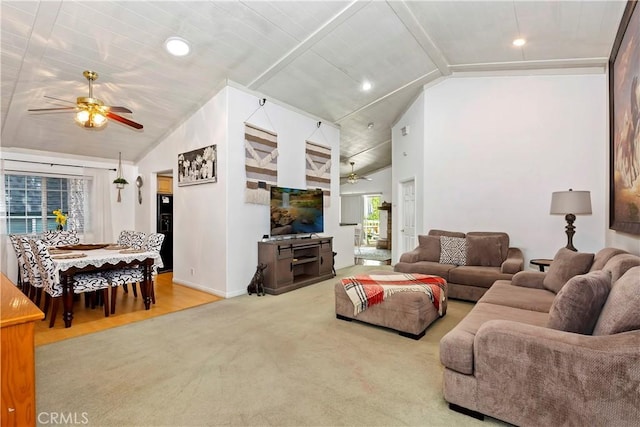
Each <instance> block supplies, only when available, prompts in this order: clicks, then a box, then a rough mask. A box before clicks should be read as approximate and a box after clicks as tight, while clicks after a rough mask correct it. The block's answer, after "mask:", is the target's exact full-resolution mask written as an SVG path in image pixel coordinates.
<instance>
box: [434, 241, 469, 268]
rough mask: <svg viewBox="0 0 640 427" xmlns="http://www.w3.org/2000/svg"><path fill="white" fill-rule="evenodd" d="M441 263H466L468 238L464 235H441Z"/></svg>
mask: <svg viewBox="0 0 640 427" xmlns="http://www.w3.org/2000/svg"><path fill="white" fill-rule="evenodd" d="M439 262H440V264H453V265H465V264H466V263H467V240H466V239H465V238H464V237H447V236H440V261H439Z"/></svg>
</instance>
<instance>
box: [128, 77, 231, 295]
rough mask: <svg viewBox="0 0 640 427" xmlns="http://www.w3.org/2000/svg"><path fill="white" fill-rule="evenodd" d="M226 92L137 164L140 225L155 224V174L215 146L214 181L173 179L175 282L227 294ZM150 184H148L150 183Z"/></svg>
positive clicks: (211, 101)
mask: <svg viewBox="0 0 640 427" xmlns="http://www.w3.org/2000/svg"><path fill="white" fill-rule="evenodd" d="M227 104H228V90H227V89H226V88H225V89H223V90H221V91H220V92H219V93H218V94H217V95H215V96H214V97H213V98H212V99H211V100H209V102H207V103H206V104H205V105H204V106H203V107H202V108H200V109H199V110H198V111H197V112H196V113H195V114H194V115H193V116H191V117H190V118H189V119H188V120H187V121H186V122H184V123H183V124H182V125H181V126H180V127H179V128H178V129H176V130H175V131H174V132H172V133H171V134H170V135H169V136H168V137H167V138H165V140H163V141H162V142H161V143H160V144H159V145H158V146H156V147H155V148H154V149H153V150H152V151H151V152H149V153H148V154H147V155H146V156H145V157H144V158H143V159H142V160H141V161H140V162H139V163H138V169H139V173H140V175H141V176H142V177H143V179H144V181H145V187H147V190H145V192H144V195H143V204H142V205H139V204H137V203H136V224H137V225H138V227H139V228H141V229H142V228H143V227H147V228H148V229H147V230H146V231H147V232H152V231H153V232H155V228H156V194H157V183H156V173H157V172H159V171H167V170H173V175H174V177H177V176H178V175H177V166H178V154H180V153H184V152H187V151H191V150H195V149H198V148H201V147H204V146H207V145H211V144H216V145H217V155H218V164H217V176H218V181H217V182H215V183H207V184H198V185H189V186H182V187H178V185H177V179H174V180H173V280H174V281H175V282H176V283H181V284H184V285H187V286H190V287H193V288H196V289H200V290H203V291H206V292H210V293H214V294H216V295H220V296H224V297H226V296H227V282H228V281H227V256H228V254H229V251H228V250H227V247H226V240H227V234H228V232H233V230H230V229H229V228H228V227H227V211H228V210H227V209H226V205H227V200H226V199H227V186H228V185H229V174H228V162H227V160H226V159H227V156H228V141H227V140H228V135H227V122H228V111H227V110H228V105H227ZM147 183H148V185H147Z"/></svg>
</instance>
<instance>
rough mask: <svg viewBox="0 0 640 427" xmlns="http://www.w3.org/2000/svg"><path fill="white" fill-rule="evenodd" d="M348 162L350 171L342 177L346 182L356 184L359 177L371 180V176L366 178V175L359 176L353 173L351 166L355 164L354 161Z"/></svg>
mask: <svg viewBox="0 0 640 427" xmlns="http://www.w3.org/2000/svg"><path fill="white" fill-rule="evenodd" d="M349 164H350V165H351V173H350V174H349V175H347V176H346V177H344V179H346V181H347V183H349V184H356V183H357V182H358V180H360V179H364V180H367V181H371V178H368V177H366V176H359V175H358V174H357V173H355V172H354V171H353V166H354V165H355V164H356V163H355V162H349Z"/></svg>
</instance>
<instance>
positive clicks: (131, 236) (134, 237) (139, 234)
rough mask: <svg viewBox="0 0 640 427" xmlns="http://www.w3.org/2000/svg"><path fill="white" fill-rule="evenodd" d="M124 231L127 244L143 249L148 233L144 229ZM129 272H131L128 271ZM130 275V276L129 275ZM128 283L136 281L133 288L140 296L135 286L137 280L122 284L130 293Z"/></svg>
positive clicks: (135, 295)
mask: <svg viewBox="0 0 640 427" xmlns="http://www.w3.org/2000/svg"><path fill="white" fill-rule="evenodd" d="M122 233H125V238H124V239H125V241H126V243H125V245H126V246H129V247H131V248H132V249H143V248H144V246H145V244H146V238H147V235H146V233H145V232H143V231H128V230H125V231H123V232H122ZM122 233H120V234H122ZM127 274H129V273H127ZM127 277H128V276H127ZM128 283H134V284H133V285H132V288H133V296H134V297H136V298H137V297H138V291H137V289H136V287H135V282H126V283H123V284H122V289H123V290H124V292H125V293H129V288H128V287H127V285H128Z"/></svg>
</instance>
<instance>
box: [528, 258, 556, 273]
mask: <svg viewBox="0 0 640 427" xmlns="http://www.w3.org/2000/svg"><path fill="white" fill-rule="evenodd" d="M552 262H553V260H552V259H546V258H535V259H532V260H531V261H529V264H533V265H537V266H538V268H539V269H540V271H544V268H545V267H549V266H550V265H551V263H552Z"/></svg>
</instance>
